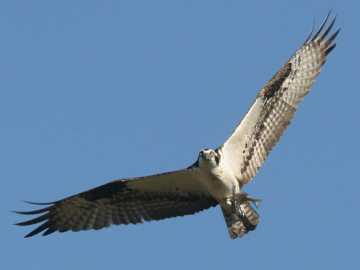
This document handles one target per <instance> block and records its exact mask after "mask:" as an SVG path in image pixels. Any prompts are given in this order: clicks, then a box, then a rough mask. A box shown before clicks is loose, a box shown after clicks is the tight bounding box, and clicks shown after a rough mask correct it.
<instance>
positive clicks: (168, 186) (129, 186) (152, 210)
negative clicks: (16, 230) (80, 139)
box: [16, 168, 217, 237]
mask: <svg viewBox="0 0 360 270" xmlns="http://www.w3.org/2000/svg"><path fill="white" fill-rule="evenodd" d="M196 170H197V169H196V168H191V169H185V170H179V171H175V172H170V173H163V174H158V175H152V176H147V177H141V178H134V179H131V180H130V179H129V180H117V181H113V182H110V183H107V184H105V185H102V186H99V187H97V188H94V189H91V190H88V191H85V192H82V193H79V194H76V195H74V196H71V197H68V198H65V199H62V200H59V201H56V202H53V203H49V204H40V205H47V206H46V207H45V208H43V209H39V210H34V211H28V212H20V211H17V212H16V213H18V214H24V215H33V214H41V215H40V216H38V217H36V218H34V219H31V220H28V221H25V222H20V223H17V224H16V225H20V226H26V225H33V224H37V223H42V224H41V225H40V226H39V227H37V228H36V229H35V230H33V231H31V232H30V233H29V234H27V235H26V237H30V236H33V235H35V234H38V233H41V232H43V235H48V234H50V233H53V232H55V231H59V232H65V231H69V230H71V231H80V230H88V229H95V230H98V229H101V228H104V227H108V226H110V225H111V224H129V223H132V224H136V223H142V222H143V221H150V220H160V219H165V218H170V217H176V216H184V215H191V214H194V213H196V212H199V211H201V210H204V209H207V208H209V207H211V206H215V205H217V201H215V200H214V199H213V198H212V197H211V196H210V194H208V193H207V192H206V191H205V190H203V188H202V186H201V185H200V184H199V182H198V179H197V174H196ZM33 204H34V203H33ZM35 204H37V203H35Z"/></svg>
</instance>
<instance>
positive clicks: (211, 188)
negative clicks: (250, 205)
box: [201, 173, 240, 201]
mask: <svg viewBox="0 0 360 270" xmlns="http://www.w3.org/2000/svg"><path fill="white" fill-rule="evenodd" d="M201 179H202V182H203V185H204V186H205V187H206V189H207V190H208V192H209V193H210V194H211V195H212V196H213V197H215V199H216V200H218V201H222V200H224V199H225V198H228V197H230V196H232V195H233V194H234V192H235V193H236V194H237V193H239V192H240V185H239V183H238V181H237V180H236V179H235V178H234V177H231V176H229V175H224V174H217V173H216V174H212V173H204V174H203V176H202V177H201Z"/></svg>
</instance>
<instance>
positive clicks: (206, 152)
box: [198, 148, 220, 168]
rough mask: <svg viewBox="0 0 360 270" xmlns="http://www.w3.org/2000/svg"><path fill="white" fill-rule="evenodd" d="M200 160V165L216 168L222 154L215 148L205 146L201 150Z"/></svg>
mask: <svg viewBox="0 0 360 270" xmlns="http://www.w3.org/2000/svg"><path fill="white" fill-rule="evenodd" d="M198 162H199V166H200V167H203V166H206V167H211V168H214V167H217V166H218V165H219V163H220V155H219V153H218V152H217V151H215V150H213V149H209V148H205V149H203V150H201V151H200V152H199V158H198Z"/></svg>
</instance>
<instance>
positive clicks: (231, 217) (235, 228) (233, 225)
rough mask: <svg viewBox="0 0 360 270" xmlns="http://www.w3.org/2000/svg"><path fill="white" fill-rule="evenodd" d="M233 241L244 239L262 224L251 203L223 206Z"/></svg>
mask: <svg viewBox="0 0 360 270" xmlns="http://www.w3.org/2000/svg"><path fill="white" fill-rule="evenodd" d="M221 209H222V212H223V215H224V218H225V222H226V225H227V227H228V231H229V235H230V238H231V239H235V238H237V237H242V236H244V235H245V234H247V233H248V232H249V231H253V230H255V228H256V226H257V225H258V224H259V222H260V216H259V214H258V213H257V211H256V210H255V209H254V207H252V205H251V201H249V200H246V201H242V202H237V200H233V201H232V202H231V204H230V205H229V204H226V205H222V206H221Z"/></svg>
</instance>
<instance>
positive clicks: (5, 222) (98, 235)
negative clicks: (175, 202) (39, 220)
mask: <svg viewBox="0 0 360 270" xmlns="http://www.w3.org/2000/svg"><path fill="white" fill-rule="evenodd" d="M356 2H357V1H355V0H354V1H235V0H233V1H231V0H226V1H210V0H206V1H205V0H202V1H191V0H186V1H185V0H178V1H168V0H164V1H157V0H152V1H147V0H146V1H145V0H144V1H136V0H131V1H89V0H87V1H65V0H63V1H15V0H12V1H1V3H0V36H1V41H0V54H1V57H0V59H1V60H0V74H1V75H0V88H1V92H0V138H1V140H0V149H1V151H0V164H1V170H0V179H1V186H2V188H1V190H2V191H1V197H0V200H1V203H0V211H1V215H2V218H1V223H0V229H1V230H0V231H1V233H0V235H1V244H0V249H1V268H2V269H29V270H30V269H54V270H55V269H149V268H151V269H192V268H195V267H198V269H249V268H251V269H316V268H321V269H340V268H346V267H347V268H350V269H354V268H356V265H357V266H358V265H359V263H358V256H359V240H360V239H359V230H358V229H359V227H360V217H359V200H358V198H359V189H360V179H359V173H358V166H359V164H360V163H359V154H358V153H359V150H360V149H359V137H360V129H359V116H360V108H359V100H360V91H359V84H358V78H359V75H358V74H359V65H358V61H359V48H360V37H359V28H358V27H359V25H360V22H359V21H360V20H359V15H358V13H359V10H360V5H359V4H358V3H356ZM331 8H332V9H333V10H334V12H335V13H337V14H338V21H337V26H341V27H342V29H343V30H342V32H341V35H339V37H338V41H337V44H338V46H337V48H336V50H335V51H334V52H333V53H332V54H331V57H330V59H329V60H328V62H327V65H326V66H325V68H324V69H323V72H322V74H321V75H320V77H319V79H318V80H317V83H316V84H315V87H314V88H313V91H312V92H311V94H310V95H309V96H307V98H306V99H305V102H304V103H303V104H302V106H301V107H300V110H299V111H298V113H297V115H296V118H295V121H293V124H292V125H291V126H290V128H289V129H288V130H287V132H286V134H285V136H284V137H283V138H282V140H281V143H280V144H279V145H278V146H277V147H276V148H275V150H274V151H273V152H272V154H271V155H270V158H269V159H268V160H267V162H266V164H265V165H264V167H263V168H262V169H261V171H260V173H259V174H258V176H257V177H256V179H255V181H254V182H252V183H251V184H250V185H249V186H248V187H247V189H246V191H248V192H249V193H251V194H252V195H254V196H257V197H260V198H262V199H263V203H262V205H261V208H260V210H259V211H260V214H261V223H260V225H259V226H258V228H257V230H256V231H255V232H252V233H250V234H249V235H247V236H246V237H244V238H243V239H240V240H236V241H231V240H230V239H229V238H228V234H227V230H226V227H225V224H224V221H223V217H222V214H221V212H220V211H219V209H218V208H215V209H211V210H209V211H206V212H203V213H201V214H198V215H195V216H190V217H185V218H177V219H171V220H166V221H162V222H152V223H148V224H144V225H139V226H116V227H115V226H114V227H111V228H110V229H105V230H102V231H97V232H94V231H90V232H81V233H66V234H58V233H55V234H53V235H51V236H49V237H46V238H44V237H34V238H31V239H24V238H23V236H24V235H25V234H26V233H27V232H28V231H29V229H31V228H20V227H15V226H13V225H12V224H13V223H15V222H18V221H20V220H21V217H19V216H17V215H15V214H13V213H11V212H10V210H25V209H29V207H28V205H25V204H24V203H23V202H21V200H23V199H24V200H33V201H52V200H56V199H61V198H63V197H64V196H68V195H71V194H73V193H77V192H80V191H83V190H86V189H88V188H91V187H94V186H97V185H100V184H102V183H105V182H107V181H109V180H111V179H113V178H120V177H129V176H141V175H147V174H152V173H157V172H162V171H168V170H173V169H177V168H182V167H185V166H187V165H189V164H191V163H192V162H193V161H194V160H195V159H196V156H197V152H198V150H199V149H201V148H203V147H206V146H208V147H216V146H218V145H220V144H221V143H222V142H223V141H224V140H225V139H226V138H227V136H228V135H229V134H230V132H231V131H232V129H233V128H234V126H235V124H236V123H237V122H238V121H239V120H240V119H241V117H242V116H243V115H244V113H245V112H246V111H247V109H248V108H249V106H250V103H251V102H252V101H253V98H254V96H255V95H256V93H257V91H258V90H259V89H260V87H261V86H262V85H263V84H264V83H265V82H266V81H267V80H268V79H270V78H271V76H272V75H273V74H274V72H275V71H276V70H277V69H278V68H279V67H280V66H281V65H282V64H283V63H284V62H285V61H286V60H287V59H288V57H290V55H291V54H292V53H293V52H294V51H295V50H296V49H297V48H298V46H299V45H300V44H301V43H302V42H303V41H304V38H305V37H306V36H307V34H308V33H309V31H310V30H311V28H312V24H313V21H314V19H315V20H316V22H317V23H318V24H319V23H320V22H321V21H322V19H323V18H324V16H325V15H326V13H327V12H328V10H329V9H331Z"/></svg>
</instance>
